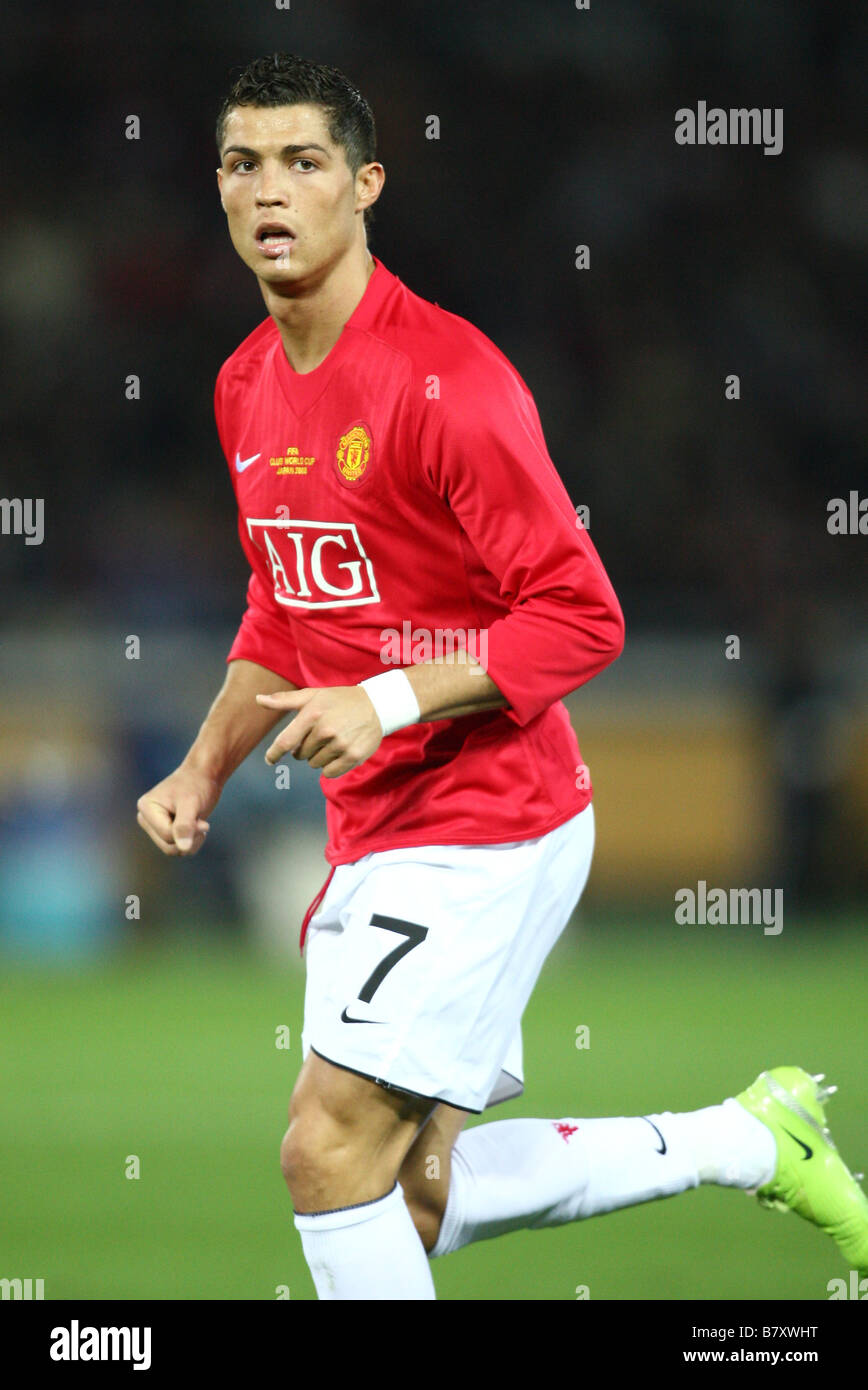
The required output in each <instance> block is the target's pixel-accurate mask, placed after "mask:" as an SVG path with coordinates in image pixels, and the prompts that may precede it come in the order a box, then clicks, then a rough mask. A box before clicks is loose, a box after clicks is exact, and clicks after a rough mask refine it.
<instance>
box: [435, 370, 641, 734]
mask: <svg viewBox="0 0 868 1390" xmlns="http://www.w3.org/2000/svg"><path fill="white" fill-rule="evenodd" d="M416 399H417V400H418V399H419V395H417V397H416ZM420 414H421V419H420V422H419V436H418V437H419V440H420V446H421V466H422V469H423V473H424V474H425V475H426V476H427V478H428V480H429V482H430V483H431V485H432V486H433V487H434V488H435V489H436V491H437V493H438V495H439V496H440V497H441V499H443V501H444V502H445V503H446V504H447V506H448V507H449V508H450V510H451V511H452V512H453V514H454V516H455V519H456V520H457V522H458V524H459V526H460V527H461V529H462V530H463V532H464V533H465V535H466V537H467V539H468V540H469V542H470V544H471V545H472V546H473V548H474V550H475V551H476V553H477V555H478V556H479V558H480V560H481V561H482V563H483V564H484V565H485V567H486V568H487V569H488V570H489V571H490V572H491V574H492V575H494V577H495V579H496V580H497V581H498V584H499V586H500V594H501V597H502V599H503V600H504V602H506V603H507V604H508V605H509V609H510V611H509V613H508V614H507V615H506V616H504V617H502V618H499V619H497V620H496V621H495V622H493V623H492V624H491V626H490V627H489V629H488V634H487V643H488V646H487V654H486V653H483V652H480V650H479V649H478V644H474V645H473V646H471V648H470V649H471V654H472V655H474V656H476V657H477V658H478V659H481V658H482V657H483V656H485V660H484V665H485V666H486V669H487V671H488V674H489V675H490V676H491V679H492V680H493V681H494V683H495V685H496V686H497V687H498V689H499V690H500V691H501V693H502V694H503V695H504V696H505V698H506V699H507V700H508V702H509V708H508V709H505V710H504V713H505V714H506V715H507V716H508V717H509V718H511V719H512V720H513V722H514V723H516V724H518V725H520V726H523V725H525V724H527V723H529V722H530V720H532V719H534V718H536V716H537V715H539V714H541V713H542V712H543V711H544V710H545V709H547V708H548V707H549V706H550V705H552V704H554V703H555V702H556V701H557V700H560V699H561V698H562V697H563V696H564V695H567V694H568V693H569V692H570V691H572V690H575V689H576V688H577V687H578V686H580V685H584V684H585V682H586V681H589V680H591V679H592V677H593V676H596V675H597V674H598V673H599V672H600V671H602V670H603V669H604V668H605V667H606V666H608V665H609V663H610V662H612V661H614V660H615V659H616V657H618V656H619V655H620V654H621V651H622V650H623V646H624V618H623V614H622V612H621V607H620V605H619V603H618V600H617V598H616V596H615V592H614V589H613V588H612V585H611V583H610V582H609V578H608V576H607V574H606V572H605V570H604V568H603V565H602V562H601V561H600V558H599V556H598V554H597V552H596V550H595V548H594V546H593V544H592V543H591V539H590V536H589V535H588V533H587V531H586V530H585V529H584V528H583V527H582V526H581V525H577V517H576V512H575V509H574V507H573V505H572V503H571V502H570V499H569V497H568V496H567V492H566V489H565V488H564V485H563V483H562V482H561V480H560V478H559V476H558V474H557V471H556V469H555V467H554V464H553V463H552V461H551V459H550V458H549V455H548V451H547V449H546V445H545V439H544V436H543V432H542V427H541V425H540V421H539V415H538V413H537V410H536V406H535V404H534V401H533V397H532V396H531V394H530V391H529V390H528V388H527V387H526V386H525V384H524V382H523V381H522V380H521V378H520V377H519V376H518V374H517V373H516V372H515V371H514V369H513V368H512V367H511V365H510V364H509V363H508V362H507V361H506V359H505V358H488V359H487V360H485V361H483V362H482V364H481V366H480V365H479V364H477V362H476V361H475V360H474V361H473V363H472V367H468V368H467V369H466V370H464V371H460V372H457V373H456V374H455V375H454V376H453V375H451V374H450V376H449V377H448V378H443V379H442V380H441V396H440V399H438V400H428V399H424V401H423V404H422V405H421V406H420Z"/></svg>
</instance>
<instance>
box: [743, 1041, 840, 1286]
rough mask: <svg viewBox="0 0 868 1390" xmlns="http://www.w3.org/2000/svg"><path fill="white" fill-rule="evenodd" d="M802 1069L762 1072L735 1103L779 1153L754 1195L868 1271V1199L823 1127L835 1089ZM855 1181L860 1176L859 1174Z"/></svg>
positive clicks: (766, 1205)
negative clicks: (815, 1229)
mask: <svg viewBox="0 0 868 1390" xmlns="http://www.w3.org/2000/svg"><path fill="white" fill-rule="evenodd" d="M823 1080H824V1078H823V1076H822V1075H820V1076H809V1075H808V1073H807V1072H806V1071H802V1069H801V1067H774V1068H773V1069H772V1070H771V1071H764V1072H762V1073H761V1074H760V1075H759V1076H758V1077H757V1079H756V1081H755V1082H754V1083H753V1085H752V1086H748V1088H747V1090H746V1091H742V1092H741V1094H740V1095H738V1096H736V1100H737V1101H738V1102H739V1104H741V1105H743V1106H744V1108H745V1110H747V1111H749V1112H750V1114H751V1115H755V1116H756V1118H757V1119H758V1120H762V1122H763V1124H764V1125H767V1126H768V1128H769V1129H770V1130H771V1132H772V1134H773V1135H774V1138H775V1143H776V1144H777V1150H778V1161H777V1167H776V1168H775V1172H774V1176H773V1177H772V1178H771V1179H770V1181H769V1182H767V1183H765V1184H764V1186H762V1187H760V1188H758V1189H757V1192H756V1195H757V1198H758V1199H759V1201H760V1202H761V1204H762V1205H763V1206H765V1207H777V1208H778V1209H779V1210H782V1211H795V1212H798V1214H799V1216H803V1217H804V1218H805V1220H806V1221H812V1222H813V1223H814V1225H815V1226H819V1227H820V1230H821V1231H825V1232H826V1234H827V1235H830V1236H831V1237H832V1239H833V1240H834V1241H835V1242H836V1243H837V1246H838V1249H839V1250H840V1251H841V1254H842V1255H843V1256H844V1259H845V1260H846V1261H847V1263H848V1264H849V1265H850V1267H851V1268H852V1269H856V1270H858V1271H859V1272H860V1274H865V1273H868V1197H866V1196H865V1193H864V1192H863V1191H862V1188H861V1187H860V1186H859V1183H858V1182H857V1181H856V1178H855V1177H854V1176H853V1174H852V1173H851V1172H850V1170H849V1169H848V1168H847V1166H846V1164H845V1163H844V1161H843V1159H842V1158H841V1156H840V1154H839V1153H838V1150H837V1149H836V1147H835V1145H834V1143H833V1141H832V1136H831V1134H830V1133H829V1131H828V1129H827V1127H826V1116H825V1114H824V1112H823V1103H824V1102H825V1101H826V1100H827V1099H828V1098H829V1096H830V1095H832V1093H833V1092H834V1091H836V1090H837V1089H838V1088H837V1086H823V1085H822V1084H821V1083H822V1082H823ZM858 1176H859V1177H861V1176H862V1174H861V1173H860V1174H858Z"/></svg>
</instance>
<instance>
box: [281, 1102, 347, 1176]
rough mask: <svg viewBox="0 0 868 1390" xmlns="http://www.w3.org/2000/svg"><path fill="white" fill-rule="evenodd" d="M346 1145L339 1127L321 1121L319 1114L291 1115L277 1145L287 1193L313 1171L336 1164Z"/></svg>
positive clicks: (344, 1137) (320, 1172)
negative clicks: (316, 1115)
mask: <svg viewBox="0 0 868 1390" xmlns="http://www.w3.org/2000/svg"><path fill="white" fill-rule="evenodd" d="M326 1129H328V1130H329V1132H328V1133H325V1132H324V1131H325V1130H326ZM346 1147H347V1145H346V1136H345V1135H344V1134H342V1131H341V1129H340V1127H339V1126H336V1125H334V1124H331V1125H329V1124H328V1123H323V1120H322V1118H321V1117H320V1118H319V1119H318V1118H317V1117H314V1116H311V1115H304V1114H302V1115H295V1116H291V1117H290V1121H289V1128H288V1129H287V1131H286V1133H285V1134H284V1136H283V1139H282V1140H281V1144H280V1170H281V1172H282V1173H283V1177H284V1181H285V1182H286V1185H287V1187H288V1188H289V1190H290V1192H291V1191H292V1190H293V1187H294V1186H297V1185H298V1184H299V1183H302V1182H306V1181H309V1180H310V1178H311V1177H312V1176H313V1175H314V1174H315V1173H316V1174H322V1172H323V1168H324V1167H325V1166H329V1167H332V1168H334V1167H338V1166H339V1165H340V1160H341V1157H342V1154H343V1152H344V1150H345V1148H346ZM326 1160H328V1163H326Z"/></svg>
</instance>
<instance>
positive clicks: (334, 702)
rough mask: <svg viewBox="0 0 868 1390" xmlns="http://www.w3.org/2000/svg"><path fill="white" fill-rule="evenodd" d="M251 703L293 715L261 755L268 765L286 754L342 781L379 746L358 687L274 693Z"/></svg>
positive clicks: (378, 729) (379, 733)
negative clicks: (255, 702) (290, 712)
mask: <svg viewBox="0 0 868 1390" xmlns="http://www.w3.org/2000/svg"><path fill="white" fill-rule="evenodd" d="M256 699H257V702H258V703H259V704H260V705H263V706H264V707H265V708H266V709H273V710H297V711H298V713H297V714H296V716H295V718H294V719H293V720H292V722H291V723H289V724H287V726H286V728H285V729H283V730H281V732H280V733H279V734H278V736H277V738H276V739H275V740H274V742H273V743H272V745H271V747H270V748H269V750H268V752H267V753H266V755H265V761H266V762H267V763H269V764H271V765H273V764H274V763H276V762H279V761H280V759H281V758H282V757H283V756H284V754H285V753H291V754H292V756H293V757H294V758H296V759H298V760H299V761H301V762H306V763H310V765H311V767H316V768H320V769H321V770H322V773H323V776H324V777H341V776H342V775H343V774H344V773H345V772H349V771H350V770H351V769H352V768H354V767H358V766H359V764H360V763H363V762H365V760H366V759H367V758H369V757H370V756H371V754H372V753H375V752H376V751H377V749H378V748H379V746H380V744H381V743H382V740H383V729H382V725H381V724H380V721H379V719H378V718H377V712H376V710H375V709H374V706H373V704H372V703H371V700H370V699H369V697H368V695H367V693H366V692H365V691H364V690H362V688H361V686H358V685H330V686H326V687H324V688H320V689H308V690H278V691H276V692H275V693H274V694H273V695H257V697H256Z"/></svg>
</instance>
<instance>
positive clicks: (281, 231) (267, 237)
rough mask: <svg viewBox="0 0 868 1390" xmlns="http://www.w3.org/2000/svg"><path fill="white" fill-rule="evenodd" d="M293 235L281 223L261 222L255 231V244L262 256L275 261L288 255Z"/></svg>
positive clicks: (293, 239) (293, 238)
mask: <svg viewBox="0 0 868 1390" xmlns="http://www.w3.org/2000/svg"><path fill="white" fill-rule="evenodd" d="M294 241H295V234H294V233H293V232H291V231H290V229H289V227H287V226H285V225H284V223H282V222H263V224H262V226H261V227H258V228H257V230H256V244H257V246H258V247H259V249H260V251H261V252H262V254H263V256H267V257H268V258H269V260H272V261H276V260H277V259H278V257H280V256H285V255H288V254H289V250H290V248H291V246H292V243H293V242H294Z"/></svg>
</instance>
